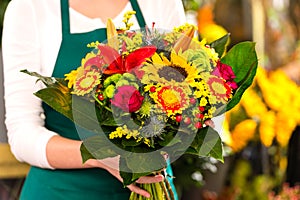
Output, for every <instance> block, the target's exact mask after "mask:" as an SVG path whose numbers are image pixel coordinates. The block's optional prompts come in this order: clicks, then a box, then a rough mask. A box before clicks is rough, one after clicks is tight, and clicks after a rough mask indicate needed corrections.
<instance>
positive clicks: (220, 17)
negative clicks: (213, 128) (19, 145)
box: [0, 0, 300, 200]
mask: <svg viewBox="0 0 300 200" xmlns="http://www.w3.org/2000/svg"><path fill="white" fill-rule="evenodd" d="M8 2H9V0H1V1H0V38H1V35H2V34H1V33H2V21H3V14H4V12H5V9H6V6H7V4H8ZM183 4H184V7H185V10H186V16H187V19H188V21H189V22H190V23H193V24H194V25H196V26H197V27H198V37H199V38H202V39H203V38H205V39H206V40H207V42H208V43H210V42H212V41H214V40H216V39H219V38H221V37H222V36H224V35H225V34H227V33H230V36H231V40H230V44H229V46H228V49H230V48H231V47H232V46H234V45H235V44H237V43H238V42H241V41H254V42H256V50H257V53H258V58H259V67H258V72H257V76H256V78H255V80H254V83H253V85H252V86H251V88H250V89H249V90H248V91H247V92H246V93H245V95H244V96H243V98H242V100H241V102H240V104H239V105H238V106H237V107H236V108H234V109H233V110H231V111H230V112H228V113H227V114H226V115H225V121H224V123H222V131H221V137H222V139H223V142H224V157H225V161H224V163H220V162H218V161H215V160H212V159H207V158H199V157H195V156H182V157H181V158H180V159H178V160H177V161H176V162H174V163H172V165H173V169H174V175H175V184H176V187H177V190H178V193H179V196H180V199H181V200H202V199H203V200H240V199H241V200H271V199H280V200H281V199H300V189H299V184H300V170H298V169H299V168H300V126H299V124H300V87H299V84H300V48H299V47H300V46H299V44H300V43H299V39H300V0H183ZM0 51H1V45H0ZM0 80H1V81H0V96H1V98H0V200H15V199H18V194H19V190H20V187H21V186H22V183H23V181H24V179H25V178H26V173H27V171H28V166H27V165H26V164H21V163H18V162H17V161H16V160H15V158H14V157H13V155H12V154H11V153H10V150H9V146H8V144H7V137H6V129H5V125H4V113H5V110H4V106H3V102H4V100H3V98H2V97H3V72H2V61H1V54H0Z"/></svg>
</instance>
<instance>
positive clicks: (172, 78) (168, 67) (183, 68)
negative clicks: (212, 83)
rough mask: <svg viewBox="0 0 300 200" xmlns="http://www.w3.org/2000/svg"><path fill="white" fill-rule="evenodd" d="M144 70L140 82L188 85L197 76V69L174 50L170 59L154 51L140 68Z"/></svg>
mask: <svg viewBox="0 0 300 200" xmlns="http://www.w3.org/2000/svg"><path fill="white" fill-rule="evenodd" d="M141 70H142V71H144V72H145V74H144V76H143V78H142V83H144V84H147V85H148V84H151V83H162V84H167V85H177V86H179V85H180V86H182V87H184V85H189V84H191V83H193V82H194V81H195V79H196V78H198V76H199V71H198V69H197V68H196V67H195V66H193V65H192V64H190V63H189V62H188V61H187V60H186V58H185V57H183V56H180V55H179V54H177V53H175V52H174V51H172V52H171V55H170V59H168V58H167V57H166V56H164V55H162V54H157V53H155V54H154V55H153V56H152V57H151V58H150V59H149V62H148V63H146V64H145V65H144V66H143V67H142V69H141Z"/></svg>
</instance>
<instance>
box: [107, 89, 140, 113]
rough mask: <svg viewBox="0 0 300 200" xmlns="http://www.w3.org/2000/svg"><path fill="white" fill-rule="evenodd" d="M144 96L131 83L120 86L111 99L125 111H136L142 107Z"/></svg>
mask: <svg viewBox="0 0 300 200" xmlns="http://www.w3.org/2000/svg"><path fill="white" fill-rule="evenodd" d="M143 100H144V97H143V96H142V95H141V94H140V92H139V91H138V90H137V89H136V88H135V87H134V86H131V85H124V86H120V87H118V90H117V93H116V94H115V95H114V97H113V99H112V100H111V104H112V105H114V106H116V107H118V108H120V109H122V110H123V111H125V112H130V113H131V112H135V111H137V110H139V109H140V107H141V105H142V103H143Z"/></svg>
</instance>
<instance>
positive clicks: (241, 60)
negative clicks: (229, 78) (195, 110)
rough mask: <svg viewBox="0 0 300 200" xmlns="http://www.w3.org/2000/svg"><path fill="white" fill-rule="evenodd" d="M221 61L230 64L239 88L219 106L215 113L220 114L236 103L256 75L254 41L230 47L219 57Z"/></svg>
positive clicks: (256, 63) (256, 61)
mask: <svg viewBox="0 0 300 200" xmlns="http://www.w3.org/2000/svg"><path fill="white" fill-rule="evenodd" d="M221 62H222V63H224V64H227V65H230V66H231V67H232V69H233V71H234V73H235V75H236V78H235V79H234V80H235V81H236V83H237V84H238V86H239V88H238V89H237V90H236V91H235V93H234V94H233V98H232V99H231V100H230V101H229V102H228V103H227V104H226V105H223V106H222V107H220V108H219V109H218V110H217V111H216V114H215V115H220V114H222V113H224V112H226V111H228V110H230V109H231V108H233V107H234V106H235V105H236V104H238V103H239V102H240V100H241V98H242V96H243V94H244V92H245V90H246V89H247V88H248V87H249V86H250V85H251V84H252V82H253V79H254V77H255V75H256V70H257V65H258V60H257V55H256V51H255V43H254V42H241V43H239V44H237V45H235V46H234V47H232V48H231V49H230V51H229V52H228V53H227V54H226V55H225V56H224V57H223V58H222V59H221Z"/></svg>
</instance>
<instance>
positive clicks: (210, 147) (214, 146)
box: [186, 127, 223, 162]
mask: <svg viewBox="0 0 300 200" xmlns="http://www.w3.org/2000/svg"><path fill="white" fill-rule="evenodd" d="M186 153H188V154H193V155H197V156H201V157H213V158H215V159H217V160H220V161H222V162H223V145H222V140H221V138H220V136H219V134H218V132H217V131H215V130H214V129H213V128H211V127H205V128H202V129H200V130H199V131H198V133H197V135H196V137H195V138H194V141H193V143H192V144H191V145H190V147H189V148H188V149H187V151H186Z"/></svg>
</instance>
